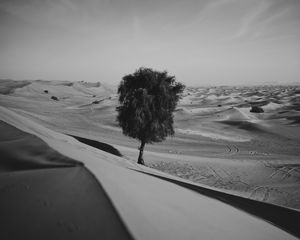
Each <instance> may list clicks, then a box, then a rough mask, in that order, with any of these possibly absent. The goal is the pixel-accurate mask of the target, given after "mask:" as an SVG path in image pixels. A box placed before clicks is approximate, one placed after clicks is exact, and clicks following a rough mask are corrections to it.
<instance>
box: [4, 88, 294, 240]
mask: <svg viewBox="0 0 300 240" xmlns="http://www.w3.org/2000/svg"><path fill="white" fill-rule="evenodd" d="M47 85H48V83H47V82H43V83H40V82H34V84H29V85H26V86H25V87H24V88H18V89H16V90H15V91H13V90H10V91H9V94H6V95H0V104H1V106H3V107H1V108H0V110H1V119H2V120H3V121H5V122H6V123H9V124H10V125H13V126H15V127H18V128H19V129H21V130H22V131H25V132H28V133H30V134H32V135H34V136H36V137H38V138H40V139H42V140H43V141H44V142H46V143H47V145H48V146H50V148H51V149H54V151H55V152H59V153H60V154H62V155H64V156H67V159H68V161H70V160H71V161H74V160H77V161H79V162H82V163H83V164H84V166H85V167H86V168H87V169H88V170H89V171H90V172H92V174H93V175H94V176H95V178H96V179H97V181H98V182H99V183H100V184H101V186H103V189H104V190H105V192H106V193H107V196H109V198H110V200H111V201H112V203H113V206H114V207H115V210H116V212H117V213H118V214H119V215H120V217H121V219H122V222H123V223H124V224H125V226H126V227H127V229H129V232H130V233H131V235H132V236H133V237H134V238H136V239H199V236H202V237H203V238H204V239H210V238H212V239H219V238H222V239H248V238H249V239H262V238H263V239H293V236H292V235H290V234H287V233H286V232H284V231H282V230H280V229H284V230H285V231H288V232H290V233H292V234H294V235H295V236H299V232H298V230H297V229H296V227H295V225H293V223H295V222H297V221H298V219H299V212H298V211H297V210H293V209H299V204H300V203H299V194H300V192H299V149H298V145H299V134H298V133H299V131H298V129H299V126H298V125H297V124H295V123H294V122H291V120H289V119H288V118H289V117H291V116H294V117H295V116H296V117H297V106H298V105H297V103H296V104H295V102H294V100H293V99H294V96H293V91H294V88H292V87H286V91H284V92H283V93H282V92H281V91H279V90H280V89H281V88H283V87H281V88H279V90H278V91H279V93H280V94H283V96H281V97H279V96H272V98H274V99H275V98H276V99H277V101H282V102H284V105H283V108H277V107H276V108H274V106H273V107H271V108H270V107H269V108H268V112H267V111H266V112H265V113H263V114H259V115H257V114H252V113H250V112H248V110H249V109H250V108H249V106H245V105H244V104H245V103H244V101H245V100H247V99H248V101H250V100H251V101H253V99H255V97H254V95H255V94H254V95H253V94H250V93H251V91H252V90H251V89H250V88H241V89H235V88H234V89H231V88H223V89H221V90H219V89H217V88H211V89H208V88H202V89H200V88H199V89H188V90H187V92H186V97H185V98H184V99H183V100H182V102H181V104H180V106H179V108H180V107H181V108H184V109H185V110H184V111H177V112H176V113H175V124H176V129H182V130H186V131H187V130H191V131H198V132H206V133H213V134H215V135H206V136H203V134H202V135H201V134H194V133H193V132H183V133H180V132H177V134H176V135H175V136H174V137H173V138H171V139H169V140H167V141H166V142H164V143H161V144H157V145H147V146H146V151H145V161H146V164H147V165H148V166H151V167H152V169H151V168H147V167H141V166H138V165H136V164H135V161H136V158H137V151H138V150H137V146H138V142H136V141H134V140H132V139H128V138H126V137H124V136H122V133H121V131H120V129H119V128H118V127H117V124H116V122H115V120H114V119H115V111H114V109H115V106H116V104H117V102H116V96H115V94H114V92H113V91H109V92H107V95H105V94H104V95H103V91H106V90H105V89H102V88H101V85H100V86H99V87H97V86H96V85H95V86H94V85H93V86H89V85H88V86H87V87H86V86H85V85H84V84H80V87H81V88H84V87H86V89H89V88H92V89H93V92H87V91H85V90H84V91H81V93H82V95H80V96H78V97H77V95H76V94H74V92H73V91H75V90H76V91H77V89H75V90H74V85H70V84H69V85H68V83H66V82H63V83H59V82H58V83H55V84H54V83H52V82H51V83H50V86H51V89H52V90H51V91H55V92H56V95H57V96H59V101H53V100H51V99H50V97H51V96H49V93H44V92H42V89H44V88H45V87H47ZM61 86H63V88H61ZM68 88H70V92H68V91H69V90H68ZM98 88H99V94H98V95H97V90H98ZM49 89H50V87H49ZM61 89H63V92H60V91H61ZM265 90H266V93H264V95H263V96H265V95H267V94H269V93H270V92H271V90H272V91H273V92H272V93H274V89H265ZM218 91H221V92H218ZM28 92H30V94H27V93H28ZM67 94H69V95H68V98H66V99H64V95H67ZM209 94H214V95H215V96H213V97H210V98H208V99H206V98H207V97H206V96H208V95H209ZM95 95H96V96H97V97H96V99H95V97H94V96H95ZM218 95H219V96H218ZM223 95H224V96H226V97H228V96H229V97H231V98H230V103H228V102H226V103H225V104H224V105H225V106H223V105H222V106H221V107H219V106H218V105H220V99H224V96H223ZM273 95H274V94H273ZM261 97H262V96H259V98H261ZM186 98H189V100H190V99H191V98H193V101H195V102H196V104H190V103H189V100H186ZM266 98H271V97H270V96H269V95H268V96H266ZM233 99H235V100H236V99H238V101H234V103H232V102H233V101H232V100H233ZM95 100H99V102H98V103H97V104H93V101H95ZM196 100H197V101H196ZM241 101H243V106H241V104H242V103H241ZM263 101H266V100H265V99H263ZM226 104H228V105H226ZM259 104H265V103H262V100H261V99H259ZM267 104H268V103H267ZM271 106H272V105H271ZM200 107H204V108H205V110H204V111H200V110H199V108H200ZM262 107H263V106H262ZM193 109H198V110H197V111H193ZM282 112H283V113H282ZM282 114H285V115H284V116H285V118H284V119H283V118H282V117H281V116H282ZM65 134H68V135H72V136H76V138H77V139H78V140H81V142H78V141H76V140H75V139H74V138H72V137H71V136H67V135H65ZM216 134H217V136H223V138H216V137H215V136H216ZM230 136H232V137H235V139H234V138H233V139H232V138H230ZM226 137H227V138H226ZM228 137H229V138H228ZM239 137H242V138H244V141H237V140H238V139H239ZM224 138H225V139H224ZM30 139H31V138H30ZM28 142H31V140H30V141H28ZM33 142H34V141H33ZM23 143H24V140H23V142H22V141H21V142H20V144H21V145H22V146H23V145H24V146H26V144H23ZM86 144H89V145H90V146H89V145H86ZM29 145H30V144H29ZM95 147H96V148H95ZM97 147H98V149H97ZM103 150H104V151H107V152H103ZM25 152H26V153H27V152H28V151H25ZM29 152H30V151H29ZM42 152H43V151H42ZM113 152H114V153H118V154H116V155H112V154H111V153H113ZM121 155H122V157H120V156H121ZM21 156H22V154H21ZM40 158H41V163H40V162H39V159H40ZM27 159H28V158H27ZM55 159H56V158H55ZM21 161H22V159H21ZM45 161H46V162H45ZM47 161H48V159H47V158H46V160H45V158H44V159H43V157H42V154H40V155H38V157H37V158H36V161H35V162H34V161H33V162H34V164H33V165H35V166H36V165H38V166H40V165H45V164H48V162H47ZM58 162H60V161H58ZM50 163H51V164H57V163H54V161H50ZM73 163H74V162H73ZM73 163H72V164H73ZM59 164H62V163H59ZM65 164H66V163H63V165H65ZM68 164H69V163H68ZM16 165H19V163H18V164H16ZM25 165H26V164H25ZM53 167H54V168H56V166H53ZM62 167H64V168H62ZM62 167H59V168H60V170H62V169H65V168H66V169H69V168H70V167H69V166H62ZM72 168H73V167H72ZM75 168H82V166H80V167H79V166H76V167H75ZM153 168H156V169H158V170H160V171H163V172H165V173H170V174H172V175H173V176H172V175H168V174H165V173H162V172H159V171H156V170H155V169H153ZM6 169H9V168H8V167H6ZM11 169H13V168H11ZM46 170H47V171H48V170H49V171H50V170H52V168H51V169H46ZM21 171H22V170H21ZM21 171H20V172H21ZM26 171H27V170H26ZM140 171H142V172H143V173H140ZM145 173H147V174H146V175H145ZM154 175H155V176H154ZM158 177H159V178H158ZM162 177H163V178H162ZM178 177H179V178H178ZM175 180H176V182H175ZM199 187H201V189H202V190H201V191H200V190H199ZM203 189H204V190H203ZM205 189H210V190H211V191H213V193H214V194H212V195H211V194H210V193H209V191H206V190H205ZM215 193H218V194H221V197H220V195H218V194H215ZM222 194H223V195H222ZM224 194H225V195H224ZM226 194H227V195H226ZM224 196H229V197H224ZM245 198H246V199H245ZM216 199H219V200H216ZM224 199H225V200H224ZM233 199H238V200H233ZM247 199H253V200H255V201H253V200H247ZM220 200H221V202H220ZM247 201H250V203H249V202H247ZM251 201H253V202H251ZM223 202H225V203H223ZM268 203H272V204H275V205H270V204H268ZM228 204H231V205H232V206H234V207H232V206H230V205H228ZM252 205H253V206H256V207H257V206H258V207H257V208H256V207H255V208H251V207H250V206H252ZM276 205H278V206H276ZM270 206H271V207H270ZM280 206H283V207H280ZM286 207H288V208H286ZM236 208H238V209H240V210H238V209H236ZM267 209H269V210H267ZM241 210H242V211H241ZM244 211H246V212H248V213H250V214H252V215H255V216H256V217H253V216H252V215H249V214H247V213H245V212H244ZM290 211H291V212H290ZM260 212H265V213H271V212H275V213H276V214H275V216H276V215H278V216H280V217H279V218H278V217H274V214H265V215H263V214H259V213H260ZM288 216H290V218H289V217H288ZM258 218H259V219H258ZM228 219H230V221H228ZM260 219H265V220H267V221H269V222H271V223H272V224H274V225H276V226H277V227H274V226H272V225H271V224H269V223H267V222H264V221H262V220H260ZM278 219H279V220H278ZM280 219H281V221H280ZM284 222H286V223H287V224H284ZM199 226H201V227H199ZM278 227H279V228H278Z"/></svg>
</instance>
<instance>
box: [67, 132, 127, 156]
mask: <svg viewBox="0 0 300 240" xmlns="http://www.w3.org/2000/svg"><path fill="white" fill-rule="evenodd" d="M69 136H71V137H73V138H75V139H77V140H78V141H79V142H82V143H84V144H87V145H89V146H91V147H94V148H97V149H100V150H102V151H105V152H108V153H110V154H113V155H116V156H118V157H122V156H123V155H122V154H121V153H120V152H119V150H118V149H116V148H114V147H113V146H111V145H109V144H107V143H103V142H98V141H96V140H91V139H88V138H83V137H78V136H74V135H69Z"/></svg>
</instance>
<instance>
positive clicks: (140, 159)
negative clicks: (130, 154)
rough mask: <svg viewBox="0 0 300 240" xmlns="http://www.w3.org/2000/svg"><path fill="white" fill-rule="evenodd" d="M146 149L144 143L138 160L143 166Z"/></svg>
mask: <svg viewBox="0 0 300 240" xmlns="http://www.w3.org/2000/svg"><path fill="white" fill-rule="evenodd" d="M144 147H145V142H144V141H142V142H141V146H140V148H139V149H140V154H139V158H138V162H137V163H138V164H142V165H145V163H144V159H143V153H144Z"/></svg>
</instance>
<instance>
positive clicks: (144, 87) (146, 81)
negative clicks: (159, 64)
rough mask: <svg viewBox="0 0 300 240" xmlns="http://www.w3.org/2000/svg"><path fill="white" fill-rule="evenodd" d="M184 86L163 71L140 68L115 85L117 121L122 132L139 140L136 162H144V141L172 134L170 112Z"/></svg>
mask: <svg viewBox="0 0 300 240" xmlns="http://www.w3.org/2000/svg"><path fill="white" fill-rule="evenodd" d="M184 88H185V86H184V85H183V84H181V83H180V82H176V80H175V77H174V76H169V75H168V72H167V71H163V72H159V71H154V70H153V69H151V68H144V67H141V68H139V69H138V70H136V71H135V72H134V73H133V74H129V75H126V76H124V77H123V79H122V81H121V83H120V85H119V87H118V94H119V103H120V105H119V106H118V107H117V108H116V110H117V112H118V115H117V121H118V123H119V126H120V127H122V130H123V134H124V135H126V136H129V137H132V138H135V139H138V140H139V141H140V142H141V145H140V148H139V150H140V153H139V157H138V163H139V164H143V165H144V160H143V151H144V146H145V144H146V143H153V142H161V141H163V140H165V138H166V137H167V136H168V135H173V134H174V129H173V122H174V121H173V117H174V116H173V112H174V110H175V108H176V105H177V103H178V101H179V99H180V98H181V93H182V92H183V90H184Z"/></svg>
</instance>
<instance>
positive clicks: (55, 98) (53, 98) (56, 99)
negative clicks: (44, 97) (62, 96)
mask: <svg viewBox="0 0 300 240" xmlns="http://www.w3.org/2000/svg"><path fill="white" fill-rule="evenodd" d="M51 99H52V100H54V101H59V100H58V98H57V97H55V96H52V97H51Z"/></svg>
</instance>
